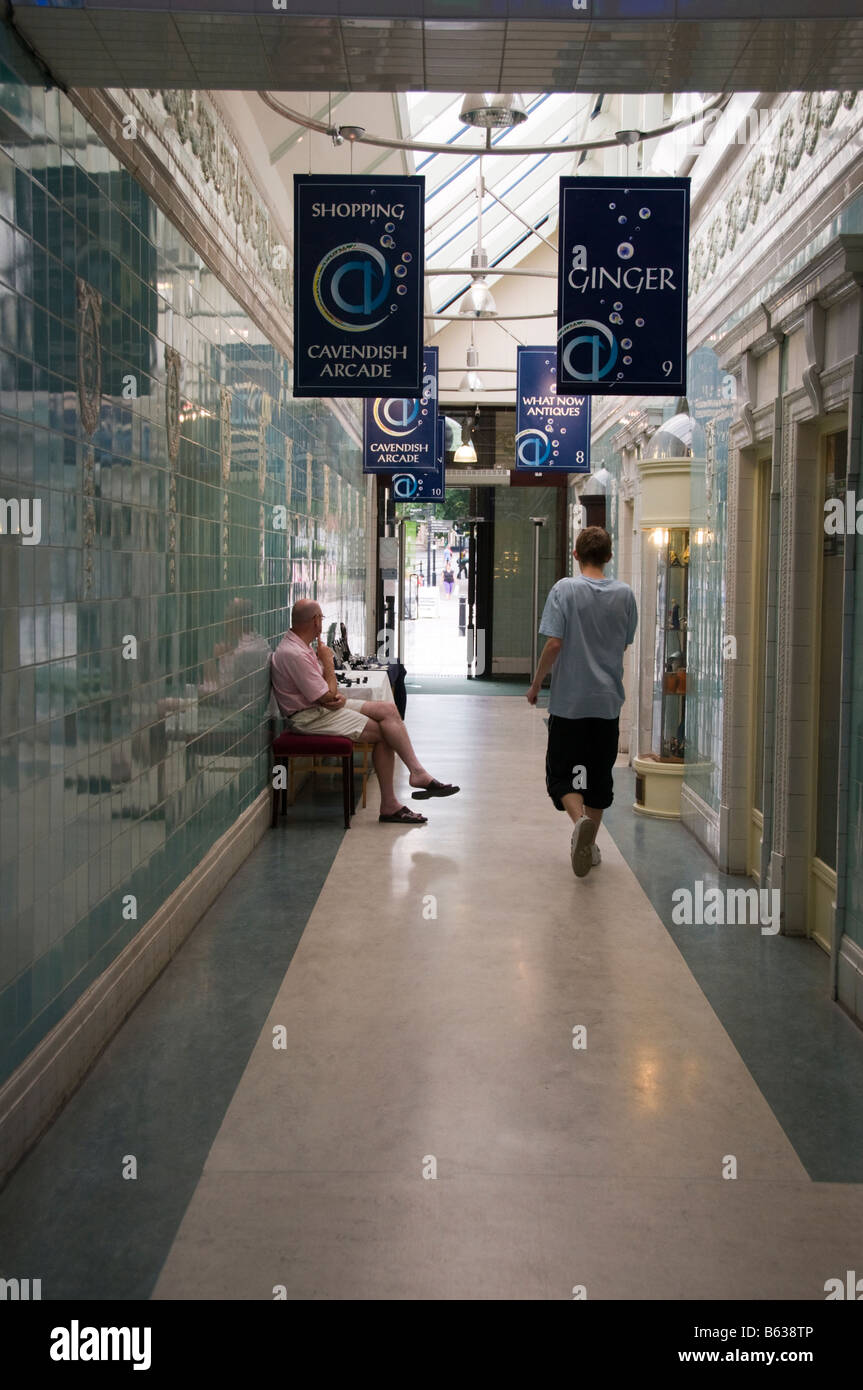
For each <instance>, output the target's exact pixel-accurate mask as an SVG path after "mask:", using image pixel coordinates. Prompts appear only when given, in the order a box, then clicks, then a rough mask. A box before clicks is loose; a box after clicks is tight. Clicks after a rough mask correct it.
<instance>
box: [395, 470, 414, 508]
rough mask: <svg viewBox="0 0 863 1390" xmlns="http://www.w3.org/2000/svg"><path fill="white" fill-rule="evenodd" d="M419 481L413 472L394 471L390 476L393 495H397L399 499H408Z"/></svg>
mask: <svg viewBox="0 0 863 1390" xmlns="http://www.w3.org/2000/svg"><path fill="white" fill-rule="evenodd" d="M418 487H419V483H418V482H417V480H416V478H415V477H414V475H413V473H394V474H393V477H392V490H393V497H398V498H399V500H400V501H402V502H406V501H409V500H410V498H411V497H413V496H414V495H415V493H416V490H417V488H418Z"/></svg>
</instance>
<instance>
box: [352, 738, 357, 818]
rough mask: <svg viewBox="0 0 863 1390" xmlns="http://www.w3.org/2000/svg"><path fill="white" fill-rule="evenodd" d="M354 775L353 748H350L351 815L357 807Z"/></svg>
mask: <svg viewBox="0 0 863 1390" xmlns="http://www.w3.org/2000/svg"><path fill="white" fill-rule="evenodd" d="M354 776H355V770H354V755H353V750H351V815H352V816H353V815H355V813H356V809H357V784H356V782H355V781H354Z"/></svg>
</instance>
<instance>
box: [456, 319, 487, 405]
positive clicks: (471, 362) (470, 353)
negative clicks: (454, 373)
mask: <svg viewBox="0 0 863 1390" xmlns="http://www.w3.org/2000/svg"><path fill="white" fill-rule="evenodd" d="M466 365H467V371H466V372H465V374H464V376H463V377H462V379H461V381H460V382H459V384H458V389H459V390H460V391H484V390H485V383H484V382H483V379H482V377H481V376H480V374H479V372H478V371H477V367H478V366H479V348H478V347H477V345H476V342H475V341H474V332H473V324H471V326H470V347H469V348H468V350H467V364H466Z"/></svg>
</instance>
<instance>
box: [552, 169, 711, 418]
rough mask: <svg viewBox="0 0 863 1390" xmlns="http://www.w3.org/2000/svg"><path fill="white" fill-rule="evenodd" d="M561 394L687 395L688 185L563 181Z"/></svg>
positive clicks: (647, 180)
mask: <svg viewBox="0 0 863 1390" xmlns="http://www.w3.org/2000/svg"><path fill="white" fill-rule="evenodd" d="M558 246H559V253H558V254H559V268H558V270H559V273H558V299H557V349H558V359H557V362H558V365H557V389H558V391H559V392H561V393H578V394H582V393H584V394H587V395H603V396H615V395H642V396H673V395H683V394H685V391H686V301H687V290H688V267H689V179H659V178H643V179H642V178H633V179H628V180H627V179H608V178H581V179H580V178H562V179H561V181H560V234H559V240H558Z"/></svg>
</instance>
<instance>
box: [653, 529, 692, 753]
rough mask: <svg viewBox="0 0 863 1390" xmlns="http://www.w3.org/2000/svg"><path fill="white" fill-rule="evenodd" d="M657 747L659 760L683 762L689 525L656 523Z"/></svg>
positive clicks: (654, 702) (655, 672) (655, 748)
mask: <svg viewBox="0 0 863 1390" xmlns="http://www.w3.org/2000/svg"><path fill="white" fill-rule="evenodd" d="M652 540H653V543H654V544H655V545H656V546H657V547H658V550H659V554H658V557H657V566H656V643H655V652H656V656H655V663H654V682H653V748H652V750H651V751H652V752H653V753H654V755H655V756H656V757H657V758H658V759H660V760H661V761H672V762H678V763H680V762H683V752H684V748H685V746H686V718H685V714H686V638H687V618H688V603H687V599H688V590H689V585H688V579H689V531H688V530H684V529H683V528H679V527H674V528H672V529H665V528H661V529H660V528H657V530H656V531H655V532H654V533H653V537H652Z"/></svg>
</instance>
